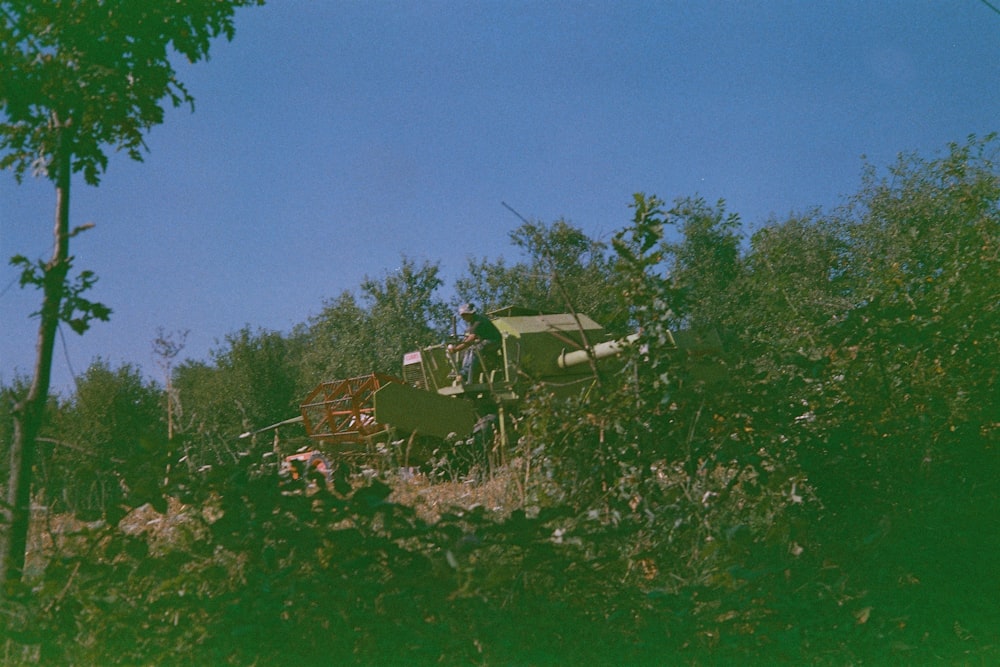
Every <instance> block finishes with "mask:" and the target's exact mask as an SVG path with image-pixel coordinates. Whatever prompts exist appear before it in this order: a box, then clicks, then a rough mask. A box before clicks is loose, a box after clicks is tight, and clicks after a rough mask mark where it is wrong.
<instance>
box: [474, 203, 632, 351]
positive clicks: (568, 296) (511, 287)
mask: <svg viewBox="0 0 1000 667" xmlns="http://www.w3.org/2000/svg"><path fill="white" fill-rule="evenodd" d="M510 239H511V243H512V244H513V245H514V246H515V247H517V248H519V249H520V250H521V252H522V253H523V255H524V259H523V260H522V261H519V262H517V263H515V264H508V263H507V262H506V260H504V259H503V258H502V257H501V258H499V259H496V260H492V261H490V260H487V259H478V260H476V259H470V260H469V265H468V269H467V275H466V276H465V277H463V278H460V279H459V280H458V281H456V286H455V289H456V292H457V293H458V296H459V298H460V299H461V300H463V301H471V302H472V303H475V304H476V305H477V306H478V307H479V308H480V309H481V310H484V311H489V310H493V309H496V308H500V307H503V306H524V307H527V308H534V309H537V310H541V311H548V312H568V311H576V312H581V313H586V314H588V315H590V316H591V317H593V318H594V320H596V321H597V322H600V323H601V324H602V325H604V326H605V327H607V328H608V329H610V330H612V331H615V332H618V333H620V332H621V331H622V330H623V326H622V325H623V322H622V320H623V317H622V315H623V314H622V312H621V310H620V308H619V306H618V304H619V300H618V298H617V295H616V294H615V290H614V289H612V288H610V287H609V284H610V283H609V281H610V279H611V275H612V262H611V259H610V257H609V255H608V249H607V246H606V245H605V244H603V243H601V242H599V241H595V240H593V239H591V238H589V237H588V236H587V235H586V234H584V232H583V231H582V230H580V229H579V228H577V227H574V226H573V225H572V224H570V223H568V222H566V221H564V220H559V221H556V222H554V223H552V224H551V225H546V224H544V223H539V222H531V221H525V222H524V224H522V225H521V226H520V227H518V228H517V229H516V230H514V231H513V232H512V233H511V235H510Z"/></svg>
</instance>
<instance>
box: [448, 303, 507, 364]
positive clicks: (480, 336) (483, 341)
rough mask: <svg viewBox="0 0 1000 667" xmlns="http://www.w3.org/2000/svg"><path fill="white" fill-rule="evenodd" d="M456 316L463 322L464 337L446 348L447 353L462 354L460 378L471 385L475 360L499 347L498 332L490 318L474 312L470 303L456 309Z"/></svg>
mask: <svg viewBox="0 0 1000 667" xmlns="http://www.w3.org/2000/svg"><path fill="white" fill-rule="evenodd" d="M458 316H459V317H461V318H462V320H463V321H464V322H465V336H464V337H463V338H462V340H460V341H459V342H458V343H455V344H453V345H449V346H448V352H464V353H465V354H464V355H463V356H462V377H464V378H465V381H466V382H467V383H469V384H472V381H473V378H474V376H475V372H476V368H475V367H476V358H477V357H482V356H483V355H485V354H489V353H490V352H492V351H493V350H495V349H496V348H497V347H498V346H499V345H500V339H501V336H500V330H499V329H497V328H496V326H495V325H494V324H493V322H491V321H490V318H488V317H486V316H485V315H482V314H480V313H478V312H476V307H475V306H474V305H472V304H471V303H463V304H462V305H461V306H459V308H458Z"/></svg>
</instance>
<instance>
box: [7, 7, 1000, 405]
mask: <svg viewBox="0 0 1000 667" xmlns="http://www.w3.org/2000/svg"><path fill="white" fill-rule="evenodd" d="M179 73H180V77H181V80H182V81H184V82H185V83H186V85H187V86H188V88H189V90H190V91H191V93H192V94H193V95H194V97H195V98H196V107H195V113H193V114H192V113H190V112H189V110H188V109H187V108H181V109H177V110H171V111H170V112H168V114H167V117H166V121H165V123H164V124H163V125H161V126H158V127H156V128H155V129H153V131H152V132H151V133H150V134H149V136H148V141H147V143H148V145H149V149H150V152H149V154H148V155H146V159H145V162H144V163H134V162H131V161H129V160H128V159H127V158H126V157H125V156H124V155H116V156H115V157H114V158H113V159H112V161H111V164H110V166H109V169H108V172H107V173H106V174H105V176H104V178H103V182H102V184H101V186H100V187H99V188H91V187H88V186H85V185H84V184H83V182H82V179H79V178H78V179H77V180H76V181H75V182H74V190H73V198H72V209H71V210H72V213H71V215H72V224H74V225H79V224H82V223H84V222H94V223H95V224H96V227H95V228H94V229H93V230H91V231H89V232H87V233H85V234H83V235H81V236H79V237H77V238H76V239H74V241H73V248H72V252H73V254H74V255H75V256H76V267H77V269H90V270H93V271H95V272H96V273H97V274H98V275H99V277H100V280H99V283H98V284H97V286H96V288H95V289H94V291H93V293H92V294H91V297H92V298H94V299H97V300H100V301H102V302H104V303H106V304H107V305H109V306H110V307H111V308H113V309H114V314H113V315H112V319H111V321H110V322H108V323H97V324H96V325H95V326H94V328H93V329H92V330H91V331H90V332H88V333H87V334H86V335H85V336H83V337H80V336H77V335H76V334H73V333H72V332H71V331H69V329H68V328H65V327H64V331H65V348H64V347H63V345H62V343H59V344H58V345H57V350H56V359H55V364H54V369H53V370H54V389H57V390H61V391H67V389H68V388H69V387H71V384H72V373H73V372H75V373H76V374H80V373H82V372H83V371H84V370H85V369H86V367H87V366H88V365H89V364H90V363H91V361H92V360H93V359H94V358H95V357H97V356H100V357H103V358H104V359H105V360H107V361H109V362H110V363H111V364H113V365H118V364H121V363H132V364H135V365H137V366H140V367H141V368H143V369H144V370H145V371H146V372H147V373H149V374H150V375H151V376H155V375H156V373H157V368H156V365H155V363H154V359H153V357H152V353H151V349H152V348H151V341H152V339H153V338H154V336H155V334H156V330H157V328H158V327H163V328H164V329H165V330H167V331H172V330H183V329H187V330H190V334H189V336H188V339H187V347H186V348H185V350H184V352H183V353H182V355H181V356H182V357H187V358H194V359H207V357H208V353H209V351H210V350H211V349H213V348H214V347H216V346H217V342H218V341H220V340H222V339H223V337H224V336H225V335H226V334H228V333H231V332H233V331H236V330H238V329H239V328H241V327H243V326H244V325H250V326H252V327H263V328H265V329H273V330H278V331H282V332H287V331H289V330H290V329H291V327H293V326H294V325H296V324H298V323H301V322H304V321H306V320H307V319H308V318H309V317H310V316H311V315H315V314H317V313H318V312H319V311H320V309H321V308H322V304H323V300H324V299H329V298H333V297H335V296H337V295H338V294H340V293H341V292H342V291H344V290H356V289H357V288H358V286H359V285H360V283H361V281H362V280H363V279H364V278H365V277H366V276H371V277H382V276H384V275H386V274H387V273H390V272H392V271H393V270H394V269H395V268H396V267H398V266H399V264H400V258H401V256H403V255H405V256H407V257H409V258H412V259H414V260H416V261H418V262H423V261H425V260H427V261H432V262H439V263H440V265H441V268H442V272H443V275H444V277H445V278H446V279H447V280H448V282H449V285H450V283H451V282H452V281H453V280H454V278H456V277H458V276H460V275H462V274H463V273H464V271H465V268H466V265H467V261H468V259H469V258H481V257H489V258H493V259H495V258H497V257H500V256H505V257H507V258H508V259H514V258H515V257H516V252H515V250H514V249H513V248H512V247H511V246H510V243H509V234H510V232H511V231H512V230H513V229H515V228H516V227H517V226H518V225H519V224H520V221H519V220H518V219H517V218H516V217H514V216H513V215H512V214H511V213H510V212H509V211H508V210H506V209H505V208H504V207H503V206H502V204H501V202H507V203H508V204H510V205H511V206H513V207H514V208H515V209H517V210H518V211H519V212H520V213H522V214H523V215H525V216H526V217H528V218H531V219H534V220H540V221H544V222H552V221H555V220H557V219H560V218H562V219H565V220H568V221H569V222H571V223H573V224H574V225H576V226H578V227H580V228H582V229H583V230H584V231H585V232H587V233H588V234H589V235H591V236H592V237H594V238H599V239H605V240H606V239H608V238H609V237H610V236H611V234H613V233H614V232H615V231H616V230H618V229H620V228H622V227H623V226H625V225H626V224H627V223H628V221H629V219H630V217H631V216H630V213H631V212H630V209H629V208H628V205H629V203H630V202H631V198H632V194H633V193H634V192H646V193H648V194H656V195H658V196H660V197H661V198H663V199H666V200H667V201H672V200H673V199H675V198H677V197H686V196H694V195H700V196H703V197H705V198H706V199H707V200H709V201H711V202H714V201H715V200H717V199H720V198H721V199H725V201H726V205H727V210H729V211H730V212H734V213H738V214H739V215H740V217H741V218H742V220H743V222H744V225H745V227H746V229H747V230H748V231H750V230H752V229H755V228H758V227H760V226H761V225H763V224H765V223H766V222H767V221H768V220H769V219H783V218H786V217H787V216H788V215H789V214H791V213H793V212H801V211H805V210H809V209H813V208H816V207H819V208H822V209H824V210H830V209H832V208H834V207H835V206H837V204H839V203H841V202H842V201H843V198H844V197H845V196H847V195H850V194H853V193H855V192H856V191H857V190H858V187H859V184H860V173H861V168H862V165H863V160H862V156H866V157H867V159H868V160H869V161H870V162H872V163H874V164H875V165H877V166H886V165H888V164H890V163H891V162H892V161H894V159H895V157H896V156H897V154H899V153H900V152H911V151H915V152H918V153H920V154H921V155H924V156H926V157H932V156H934V155H937V154H939V153H940V152H942V151H944V150H945V149H946V147H947V144H948V143H949V142H953V141H955V142H963V141H964V140H965V139H966V137H967V136H968V135H970V134H977V135H984V134H986V133H989V132H992V131H994V130H998V129H1000V117H998V112H1000V15H998V14H997V13H996V12H995V11H993V10H992V9H991V8H990V7H989V6H987V5H986V4H985V3H983V2H981V0H937V1H931V0H880V1H878V2H872V1H870V0H799V1H792V0H768V1H765V0H760V1H757V2H751V1H746V2H737V1H735V0H733V1H722V0H718V1H708V0H705V1H701V2H692V1H679V0H677V1H674V0H660V1H658V2H639V1H632V2H629V1H622V2H612V1H610V0H606V1H601V2H598V1H593V2H587V1H584V0H577V1H573V2H570V1H557V0H550V1H541V0H536V1H531V2H528V1H518V0H504V1H486V0H482V1H471V2H466V1H463V2H459V1H458V0H437V1H435V0H431V1H423V2H417V1H416V0H407V1H388V0H385V1H374V2H361V1H349V2H335V1H315V0H314V1H306V0H282V1H277V0H275V1H274V2H272V3H271V4H270V5H268V6H265V7H263V8H253V9H246V10H243V11H241V12H240V13H239V14H238V16H237V33H236V39H235V40H234V41H233V42H231V43H226V42H224V41H219V42H217V43H215V44H214V46H213V51H212V58H211V60H210V61H208V62H207V63H198V64H196V65H193V66H189V65H187V64H186V63H183V64H181V65H179ZM53 210H54V197H53V192H52V188H51V186H50V185H49V184H48V183H47V182H44V181H28V182H25V183H24V184H22V185H18V184H17V183H16V182H15V180H14V178H13V176H12V174H10V173H9V172H0V257H2V259H3V264H2V266H0V322H2V327H3V332H2V336H0V381H2V382H4V383H9V382H11V381H12V380H13V378H14V377H15V375H16V374H18V373H22V374H26V373H28V372H29V371H30V370H31V367H32V363H33V359H34V343H35V331H36V328H37V321H36V320H33V319H30V318H29V316H30V314H31V313H32V312H33V311H34V310H36V309H37V307H38V304H39V302H40V295H39V294H38V293H37V292H28V291H22V290H20V289H18V287H17V285H16V283H15V281H16V272H15V271H14V269H13V268H12V267H10V266H8V265H7V263H6V262H7V259H8V258H9V257H10V256H12V255H14V254H25V255H27V256H29V257H31V258H41V257H48V255H49V254H50V247H51V228H52V220H53ZM442 296H444V297H447V296H448V294H447V291H445V292H442Z"/></svg>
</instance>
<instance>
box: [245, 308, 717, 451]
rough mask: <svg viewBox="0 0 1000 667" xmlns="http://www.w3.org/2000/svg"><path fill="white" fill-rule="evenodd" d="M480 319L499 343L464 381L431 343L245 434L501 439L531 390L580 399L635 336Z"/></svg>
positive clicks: (321, 440)
mask: <svg viewBox="0 0 1000 667" xmlns="http://www.w3.org/2000/svg"><path fill="white" fill-rule="evenodd" d="M488 315H489V317H490V320H491V321H492V322H493V324H494V326H496V327H497V329H498V330H499V331H500V333H501V342H500V344H499V345H498V346H496V347H495V348H494V349H493V350H491V351H490V352H488V353H485V354H483V355H482V356H481V357H480V358H479V359H478V363H477V364H476V365H475V368H476V372H475V375H474V377H473V378H472V381H471V382H470V381H469V378H464V377H462V374H461V373H460V372H459V368H458V367H459V360H458V359H457V358H456V357H455V355H454V354H452V353H450V352H449V351H448V347H447V345H446V344H440V345H433V346H430V347H425V348H423V349H420V350H415V351H413V352H409V353H407V354H405V355H404V357H403V364H402V372H401V374H400V375H399V376H392V375H383V374H379V373H372V374H369V375H363V376H359V377H354V378H348V379H342V380H334V381H328V382H322V383H320V384H319V385H318V386H317V387H316V388H315V389H313V391H311V392H310V393H309V394H308V395H307V396H306V398H305V399H304V400H303V401H302V403H301V405H300V410H301V415H300V416H299V417H295V418H293V419H289V420H285V421H283V422H280V423H278V424H274V425H272V426H270V427H266V428H265V429H261V430H260V431H254V432H253V433H259V432H262V431H265V430H270V429H272V428H276V427H278V426H283V425H285V424H289V423H293V422H300V421H301V422H302V424H303V425H304V427H305V430H306V434H307V435H308V436H309V438H310V439H311V440H312V441H313V443H314V444H315V445H323V447H322V449H324V450H325V451H328V452H330V450H331V448H332V449H333V450H334V451H336V450H337V449H341V448H343V449H346V450H350V449H356V448H357V447H356V446H357V445H361V446H365V445H370V444H371V443H372V442H376V441H379V440H380V439H382V440H389V439H392V438H402V437H408V436H411V437H412V436H424V437H431V438H436V439H465V438H470V437H472V436H473V435H475V434H477V433H480V432H483V431H485V430H488V432H489V433H490V434H491V435H492V433H493V432H494V430H496V431H497V432H498V434H499V435H500V437H501V438H504V439H506V438H507V435H508V434H507V433H506V429H507V427H508V423H509V421H508V417H509V416H510V415H512V414H516V411H517V408H518V405H519V403H520V402H521V401H522V400H523V399H524V397H525V395H526V394H527V392H528V391H529V389H532V388H535V389H536V390H537V389H539V388H544V390H546V391H548V392H551V393H553V394H555V395H556V396H562V397H569V396H571V395H574V394H576V395H579V394H580V393H581V392H583V391H586V390H587V389H588V388H589V387H591V386H592V385H593V383H594V382H595V380H596V378H597V374H598V372H606V371H610V370H613V369H614V367H615V366H616V365H618V366H620V365H621V362H620V360H619V356H620V353H621V352H622V350H623V349H624V348H625V346H628V345H631V344H633V343H635V341H636V340H638V334H633V335H631V336H628V337H626V338H622V339H611V338H610V337H609V335H608V334H607V332H606V331H605V330H604V328H603V327H602V326H601V325H599V324H597V323H596V322H595V321H594V320H592V319H591V318H590V317H589V316H587V315H584V314H580V313H544V312H539V311H534V310H529V309H525V308H520V307H508V308H504V309H501V310H497V311H493V312H490V313H489V314H488ZM671 337H672V340H671V341H669V342H670V343H672V344H673V346H674V347H675V348H677V349H678V351H680V352H682V353H684V354H686V355H688V356H689V357H691V358H692V359H700V358H702V357H704V355H705V353H706V352H707V353H711V352H714V351H717V350H718V349H719V348H720V347H721V345H720V342H719V338H718V335H717V334H716V333H715V332H714V331H707V332H693V331H680V332H676V333H673V334H671ZM706 368H707V366H706ZM249 435H251V433H245V434H243V436H249ZM331 453H334V452H331ZM317 465H318V464H317Z"/></svg>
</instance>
